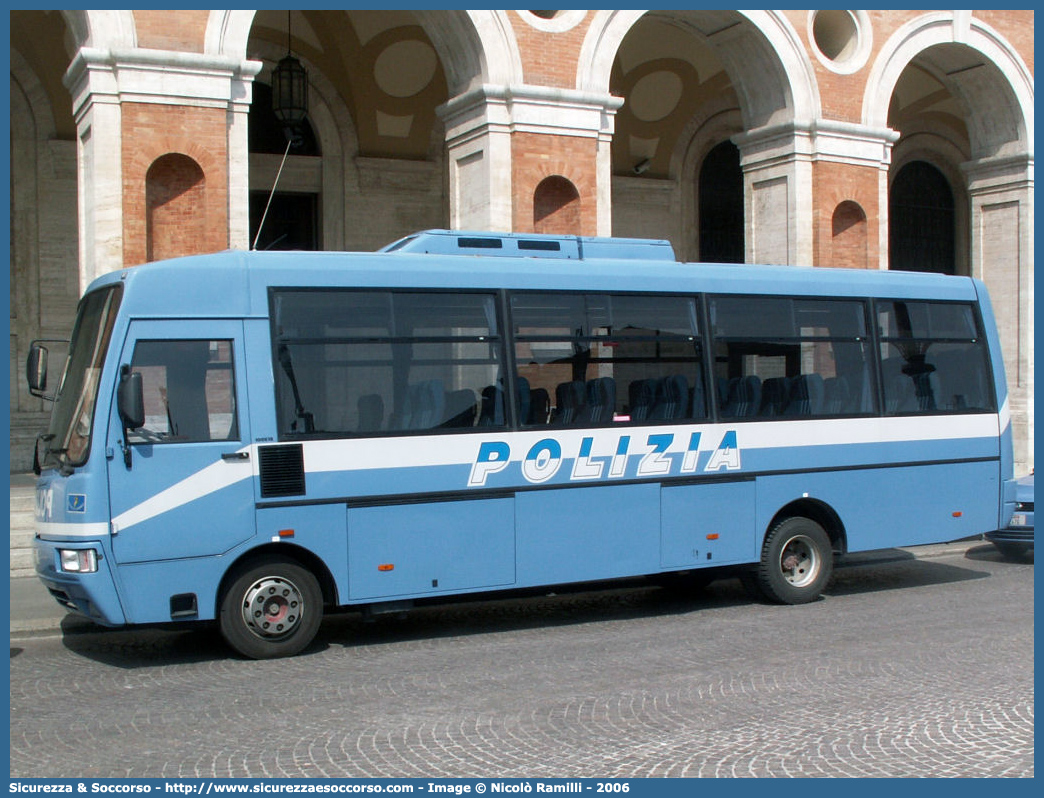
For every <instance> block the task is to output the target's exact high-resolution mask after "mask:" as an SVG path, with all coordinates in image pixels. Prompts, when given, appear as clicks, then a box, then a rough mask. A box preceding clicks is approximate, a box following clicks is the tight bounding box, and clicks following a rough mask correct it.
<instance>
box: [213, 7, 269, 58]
mask: <svg viewBox="0 0 1044 798" xmlns="http://www.w3.org/2000/svg"><path fill="white" fill-rule="evenodd" d="M256 14H257V11H255V10H253V9H240V10H236V11H211V12H210V18H209V19H208V20H207V30H206V33H205V34H204V37H203V52H204V53H206V54H207V55H223V56H228V57H229V58H240V59H242V58H246V51H247V40H248V39H249V38H250V29H251V27H253V24H254V16H255V15H256Z"/></svg>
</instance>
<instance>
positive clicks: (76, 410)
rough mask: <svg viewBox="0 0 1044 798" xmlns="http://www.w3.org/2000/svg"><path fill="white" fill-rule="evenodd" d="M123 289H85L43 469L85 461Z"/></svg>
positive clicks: (70, 465) (56, 400)
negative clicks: (86, 293) (99, 387)
mask: <svg viewBox="0 0 1044 798" xmlns="http://www.w3.org/2000/svg"><path fill="white" fill-rule="evenodd" d="M121 293H122V289H121V287H120V286H111V287H109V288H105V289H102V290H99V291H95V292H93V293H91V294H88V295H87V296H85V297H84V298H83V301H82V302H81V303H80V307H79V310H78V311H77V314H76V323H75V324H74V325H73V333H72V341H71V342H70V344H69V357H68V358H67V359H66V361H65V369H64V371H63V372H62V378H61V380H60V381H59V383H58V392H57V395H56V396H55V400H54V408H53V409H52V410H51V423H50V426H49V428H48V430H47V438H46V448H45V450H44V456H43V458H42V462H41V466H42V467H43V468H49V467H55V466H63V467H75V466H81V465H83V464H84V463H85V462H87V455H88V453H89V452H90V447H91V427H92V425H93V422H94V407H95V404H96V401H97V398H98V381H99V378H100V376H101V371H102V367H103V366H104V365H105V353H106V352H107V351H108V348H109V339H110V338H111V336H112V327H113V323H114V322H115V320H116V310H117V308H119V305H120V296H121Z"/></svg>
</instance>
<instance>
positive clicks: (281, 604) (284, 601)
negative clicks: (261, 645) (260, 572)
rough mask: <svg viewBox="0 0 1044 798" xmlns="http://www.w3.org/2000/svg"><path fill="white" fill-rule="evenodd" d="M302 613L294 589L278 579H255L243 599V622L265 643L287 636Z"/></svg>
mask: <svg viewBox="0 0 1044 798" xmlns="http://www.w3.org/2000/svg"><path fill="white" fill-rule="evenodd" d="M304 610H305V606H304V599H303V598H302V597H301V591H300V590H298V589H297V585H295V584H294V583H293V582H290V581H287V580H286V579H283V578H282V577H278V576H265V577H262V578H261V579H258V580H257V581H256V582H254V584H252V585H251V586H250V588H249V589H248V590H247V591H246V594H245V595H244V597H243V622H244V623H245V624H246V626H247V628H248V629H249V630H250V631H251V632H253V633H254V634H255V635H257V636H258V637H263V638H265V639H266V640H271V639H273V638H280V637H286V636H287V635H289V634H291V633H292V632H293V631H294V629H296V628H297V626H298V624H299V623H300V622H301V616H302V614H303V613H304Z"/></svg>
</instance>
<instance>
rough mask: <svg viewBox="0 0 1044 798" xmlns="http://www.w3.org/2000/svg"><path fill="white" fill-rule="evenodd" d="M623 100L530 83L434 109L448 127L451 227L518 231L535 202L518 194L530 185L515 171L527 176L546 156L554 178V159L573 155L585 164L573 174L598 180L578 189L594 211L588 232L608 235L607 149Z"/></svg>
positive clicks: (485, 90)
mask: <svg viewBox="0 0 1044 798" xmlns="http://www.w3.org/2000/svg"><path fill="white" fill-rule="evenodd" d="M622 103H623V101H622V100H621V99H619V98H617V97H612V96H610V95H601V94H592V93H589V92H581V91H576V90H570V89H554V88H548V87H544V86H528V85H527V86H492V85H484V86H481V87H479V88H478V89H473V90H471V91H468V92H466V93H464V94H462V95H460V96H458V97H454V98H453V99H451V100H450V101H449V102H447V103H446V104H445V105H443V106H442V107H441V108H440V109H439V115H440V117H441V118H442V119H443V121H444V123H445V125H446V147H447V153H448V159H447V160H448V164H449V188H450V197H449V202H450V225H451V226H452V227H454V228H456V229H474V230H499V231H505V232H507V231H511V230H513V229H515V228H516V227H518V226H519V222H518V220H519V218H520V214H519V211H520V209H524V208H525V207H526V206H527V203H531V201H532V197H531V196H528V195H527V196H523V194H525V193H526V192H527V191H528V186H525V187H521V188H520V187H519V186H517V185H516V182H517V180H516V176H517V175H518V174H519V173H520V169H521V170H522V172H523V174H529V171H528V170H530V168H531V166H530V164H532V163H535V162H536V161H539V160H541V159H543V160H545V161H547V170H548V171H549V173H559V172H561V171H563V170H562V169H556V167H555V165H554V163H553V162H554V160H555V159H558V160H559V162H562V160H563V159H564V161H565V162H569V160H570V158H571V157H572V156H571V155H569V154H568V153H574V154H576V155H577V157H580V158H582V159H583V160H584V162H583V163H582V164H576V163H575V162H574V166H576V167H580V168H579V170H578V173H579V172H584V171H586V174H587V176H588V179H589V178H590V175H591V174H594V176H595V177H594V181H593V185H592V187H591V188H590V190H589V191H585V190H584V189H585V188H586V187H585V186H579V185H578V189H580V192H581V200H582V202H583V203H584V205H585V207H587V208H592V207H593V212H592V213H591V216H590V218H591V220H592V221H591V223H590V227H592V228H593V229H591V230H589V231H586V232H588V233H589V234H592V235H610V234H611V228H612V207H611V177H612V173H611V162H610V158H609V146H610V142H611V140H612V133H613V123H614V118H615V114H616V109H617V108H619V107H620V105H621V104H622ZM563 176H564V177H566V178H571V177H572V176H571V175H569V174H564V175H563ZM537 182H539V181H537ZM576 182H579V181H578V180H574V183H576ZM522 215H523V216H524V214H522ZM586 215H587V214H586V213H585V217H586Z"/></svg>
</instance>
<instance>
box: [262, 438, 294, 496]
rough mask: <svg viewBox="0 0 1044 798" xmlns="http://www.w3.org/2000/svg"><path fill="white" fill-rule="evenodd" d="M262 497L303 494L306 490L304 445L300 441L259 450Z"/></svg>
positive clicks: (264, 447)
mask: <svg viewBox="0 0 1044 798" xmlns="http://www.w3.org/2000/svg"><path fill="white" fill-rule="evenodd" d="M257 456H258V463H259V467H260V470H261V498H263V499H269V498H273V497H277V496H302V495H304V492H305V471H304V447H303V446H302V445H301V444H299V443H291V444H287V445H285V446H262V447H261V448H259V449H258V450H257Z"/></svg>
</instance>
